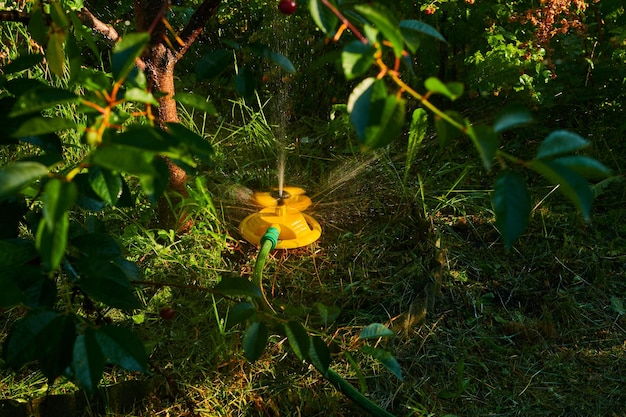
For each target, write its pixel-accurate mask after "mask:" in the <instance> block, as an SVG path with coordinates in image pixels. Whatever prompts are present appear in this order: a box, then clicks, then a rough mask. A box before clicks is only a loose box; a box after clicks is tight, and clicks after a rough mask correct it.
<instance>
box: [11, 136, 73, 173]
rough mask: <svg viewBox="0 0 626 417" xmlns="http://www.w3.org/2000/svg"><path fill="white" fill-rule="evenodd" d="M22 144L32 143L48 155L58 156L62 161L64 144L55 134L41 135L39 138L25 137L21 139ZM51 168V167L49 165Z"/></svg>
mask: <svg viewBox="0 0 626 417" xmlns="http://www.w3.org/2000/svg"><path fill="white" fill-rule="evenodd" d="M20 141H21V142H26V143H30V144H31V145H34V146H37V147H38V148H40V149H41V150H42V151H44V152H45V153H46V154H47V155H51V156H58V157H59V158H60V159H59V161H60V160H62V156H61V155H62V153H63V144H62V143H61V138H59V135H57V134H55V133H48V134H41V135H37V136H23V137H21V138H20ZM48 166H49V165H48Z"/></svg>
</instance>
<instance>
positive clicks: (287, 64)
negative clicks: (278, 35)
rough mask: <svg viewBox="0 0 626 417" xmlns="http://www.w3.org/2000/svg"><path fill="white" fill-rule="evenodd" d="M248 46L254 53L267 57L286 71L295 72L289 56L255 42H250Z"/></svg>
mask: <svg viewBox="0 0 626 417" xmlns="http://www.w3.org/2000/svg"><path fill="white" fill-rule="evenodd" d="M248 48H249V49H250V51H252V53H254V54H255V55H257V56H259V57H261V58H265V59H269V60H270V61H272V62H274V63H275V64H277V65H278V66H279V67H281V68H282V69H284V70H285V71H287V72H288V73H290V74H295V72H296V67H294V65H293V63H292V62H291V61H290V60H289V58H287V57H286V56H285V55H283V54H281V53H280V52H276V51H274V50H272V49H271V48H270V47H269V46H267V45H263V44H261V43H257V42H254V43H251V44H250V45H248Z"/></svg>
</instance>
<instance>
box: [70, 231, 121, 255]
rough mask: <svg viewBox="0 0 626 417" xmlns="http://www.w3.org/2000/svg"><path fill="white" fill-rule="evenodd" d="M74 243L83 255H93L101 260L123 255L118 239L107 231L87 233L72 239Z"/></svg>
mask: <svg viewBox="0 0 626 417" xmlns="http://www.w3.org/2000/svg"><path fill="white" fill-rule="evenodd" d="M72 245H74V246H75V247H76V249H78V251H79V252H80V254H81V255H83V256H92V257H94V258H96V259H98V260H99V261H109V260H114V259H115V258H119V257H120V256H122V250H121V249H120V247H119V245H118V244H117V241H116V240H115V239H114V238H113V237H112V236H111V235H108V234H106V233H85V234H82V235H79V236H76V237H74V238H73V239H72Z"/></svg>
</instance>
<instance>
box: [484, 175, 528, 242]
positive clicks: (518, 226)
mask: <svg viewBox="0 0 626 417" xmlns="http://www.w3.org/2000/svg"><path fill="white" fill-rule="evenodd" d="M491 203H492V204H493V208H494V211H495V214H496V227H497V228H498V230H499V231H500V234H502V238H503V240H504V245H505V246H506V247H507V248H510V247H511V246H513V243H514V242H515V241H516V240H517V238H518V237H520V236H521V235H522V233H524V231H525V230H526V226H528V219H529V217H530V210H531V198H530V193H529V192H528V188H527V187H526V182H525V181H524V179H523V178H522V177H520V176H519V175H518V174H516V173H515V172H513V171H510V170H504V171H502V172H501V173H500V174H499V175H498V178H497V179H496V183H495V186H494V191H493V193H492V194H491Z"/></svg>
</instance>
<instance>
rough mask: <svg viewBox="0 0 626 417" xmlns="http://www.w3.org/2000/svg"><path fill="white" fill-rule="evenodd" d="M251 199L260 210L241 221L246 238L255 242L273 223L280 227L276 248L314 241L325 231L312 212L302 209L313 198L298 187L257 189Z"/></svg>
mask: <svg viewBox="0 0 626 417" xmlns="http://www.w3.org/2000/svg"><path fill="white" fill-rule="evenodd" d="M252 201H253V202H254V203H256V204H257V205H259V206H261V207H262V208H261V210H260V211H258V212H256V213H253V214H251V215H249V216H248V217H246V218H245V219H243V221H242V222H241V224H240V225H239V231H240V232H241V234H242V235H243V237H244V239H246V240H247V241H248V242H250V243H252V244H254V245H260V244H261V238H262V237H263V235H265V233H266V232H267V230H268V229H269V228H270V227H274V228H276V229H278V231H279V235H278V241H277V243H276V246H275V247H276V249H293V248H299V247H302V246H306V245H309V244H311V243H313V242H315V241H316V240H317V239H319V237H320V236H321V234H322V227H321V226H320V224H319V223H318V222H317V221H316V220H315V219H314V218H313V217H311V216H309V215H308V214H306V213H303V211H304V210H306V209H307V208H308V207H309V206H310V205H311V199H310V198H309V197H307V196H306V194H305V191H304V190H303V189H302V188H298V187H284V189H283V192H282V195H280V194H279V192H278V191H274V192H271V193H270V192H255V193H254V194H253V195H252Z"/></svg>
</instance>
